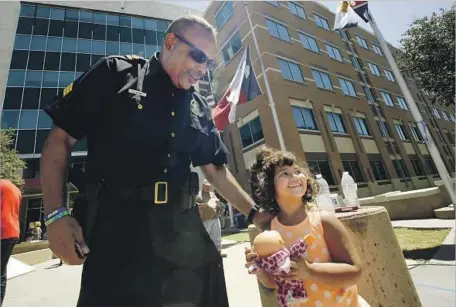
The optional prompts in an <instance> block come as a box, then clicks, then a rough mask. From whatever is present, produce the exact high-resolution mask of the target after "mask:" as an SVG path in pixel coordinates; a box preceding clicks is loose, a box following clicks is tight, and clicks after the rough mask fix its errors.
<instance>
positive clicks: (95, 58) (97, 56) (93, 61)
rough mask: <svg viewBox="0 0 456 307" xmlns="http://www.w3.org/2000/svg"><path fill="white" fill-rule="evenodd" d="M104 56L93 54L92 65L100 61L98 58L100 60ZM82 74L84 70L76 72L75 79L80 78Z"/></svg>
mask: <svg viewBox="0 0 456 307" xmlns="http://www.w3.org/2000/svg"><path fill="white" fill-rule="evenodd" d="M103 57H104V55H100V54H92V57H91V60H90V65H93V64H95V63H96V62H98V60H100V59H101V58H103ZM81 75H82V72H76V75H75V79H77V78H79V77H80V76H81Z"/></svg>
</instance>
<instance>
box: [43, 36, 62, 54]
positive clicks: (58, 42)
mask: <svg viewBox="0 0 456 307" xmlns="http://www.w3.org/2000/svg"><path fill="white" fill-rule="evenodd" d="M46 50H48V51H56V52H60V51H61V50H62V38H60V37H48V39H47V45H46Z"/></svg>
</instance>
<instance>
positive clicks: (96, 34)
mask: <svg viewBox="0 0 456 307" xmlns="http://www.w3.org/2000/svg"><path fill="white" fill-rule="evenodd" d="M93 39H97V40H103V41H104V40H106V26H105V25H93Z"/></svg>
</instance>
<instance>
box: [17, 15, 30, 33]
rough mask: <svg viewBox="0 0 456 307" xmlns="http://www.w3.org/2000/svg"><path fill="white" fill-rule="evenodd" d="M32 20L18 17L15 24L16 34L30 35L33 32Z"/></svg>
mask: <svg viewBox="0 0 456 307" xmlns="http://www.w3.org/2000/svg"><path fill="white" fill-rule="evenodd" d="M33 20H34V19H33V18H26V17H19V22H18V23H17V29H16V33H20V34H32V30H33Z"/></svg>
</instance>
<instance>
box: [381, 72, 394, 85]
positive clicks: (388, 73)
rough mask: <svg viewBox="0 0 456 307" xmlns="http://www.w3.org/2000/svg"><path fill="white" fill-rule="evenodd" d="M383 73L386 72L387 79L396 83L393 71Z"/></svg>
mask: <svg viewBox="0 0 456 307" xmlns="http://www.w3.org/2000/svg"><path fill="white" fill-rule="evenodd" d="M383 71H384V72H385V76H386V79H388V80H389V81H391V82H395V80H394V76H393V73H392V72H391V71H389V70H387V69H383Z"/></svg>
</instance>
